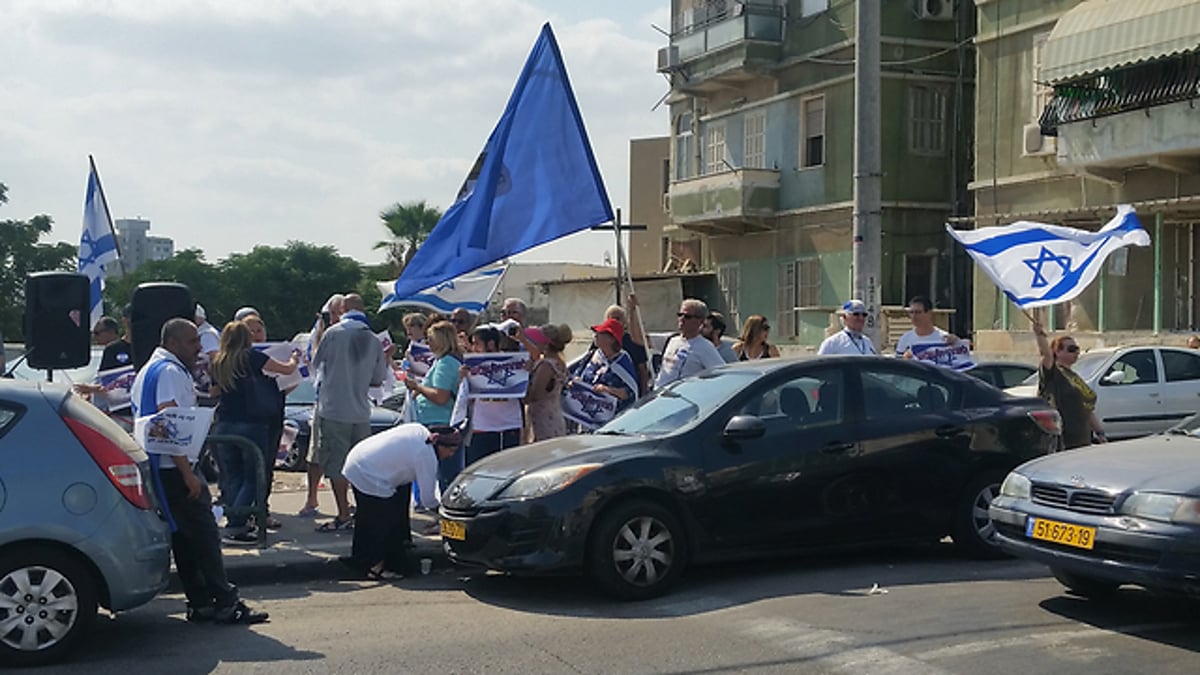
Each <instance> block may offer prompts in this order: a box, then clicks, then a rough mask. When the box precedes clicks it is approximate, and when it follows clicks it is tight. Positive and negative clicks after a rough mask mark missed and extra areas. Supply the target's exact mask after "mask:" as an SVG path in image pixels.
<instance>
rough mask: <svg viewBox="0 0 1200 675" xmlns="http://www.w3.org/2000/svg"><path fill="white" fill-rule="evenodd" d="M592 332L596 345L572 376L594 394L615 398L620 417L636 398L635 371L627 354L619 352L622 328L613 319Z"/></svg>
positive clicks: (623, 332)
mask: <svg viewBox="0 0 1200 675" xmlns="http://www.w3.org/2000/svg"><path fill="white" fill-rule="evenodd" d="M592 330H594V331H595V332H596V341H595V345H594V346H593V347H592V350H591V351H590V352H589V353H588V355H587V356H586V357H585V358H584V359H583V360H582V361H580V362H579V363H580V365H579V366H576V371H575V372H574V373H573V374H574V375H575V377H576V378H577V379H579V380H580V381H582V382H583V383H585V384H588V385H590V386H591V387H592V391H594V392H596V393H597V394H608V395H609V396H612V397H614V398H616V399H617V414H620V413H621V412H623V411H624V410H625V409H626V408H628V407H629V406H630V405H632V404H633V402H634V401H636V400H637V398H638V395H637V392H638V380H637V369H636V368H635V367H634V365H633V358H632V357H630V356H629V352H627V351H625V350H624V349H621V338H622V337H624V335H625V327H624V326H622V325H621V322H620V321H618V320H616V319H605V320H604V323H601V324H598V325H596V326H592Z"/></svg>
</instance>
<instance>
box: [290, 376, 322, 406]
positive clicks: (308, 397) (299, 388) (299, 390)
mask: <svg viewBox="0 0 1200 675" xmlns="http://www.w3.org/2000/svg"><path fill="white" fill-rule="evenodd" d="M316 402H317V390H316V389H314V388H313V383H312V381H311V380H302V381H301V382H300V384H298V385H296V388H295V389H293V390H292V392H291V393H290V394H288V395H287V404H288V405H315V404H316Z"/></svg>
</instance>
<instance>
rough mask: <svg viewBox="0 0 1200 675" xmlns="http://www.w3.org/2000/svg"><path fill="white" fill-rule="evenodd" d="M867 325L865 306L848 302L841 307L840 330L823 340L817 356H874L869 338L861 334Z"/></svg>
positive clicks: (873, 346)
mask: <svg viewBox="0 0 1200 675" xmlns="http://www.w3.org/2000/svg"><path fill="white" fill-rule="evenodd" d="M866 325H867V306H866V304H864V303H863V301H862V300H848V301H846V304H844V305H842V330H839V331H838V332H836V333H834V334H833V335H830V336H829V337H827V338H825V340H824V341H823V342H822V343H821V346H820V347H818V348H817V354H819V355H822V356H824V355H835V354H850V355H853V356H876V355H878V354H879V352H877V351H875V345H874V343H872V342H871V338H870V336H868V335H866V334H865V333H863V328H865V327H866Z"/></svg>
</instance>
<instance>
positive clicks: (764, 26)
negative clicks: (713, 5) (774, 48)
mask: <svg viewBox="0 0 1200 675" xmlns="http://www.w3.org/2000/svg"><path fill="white" fill-rule="evenodd" d="M745 40H758V41H762V42H782V41H783V8H782V7H779V6H778V5H765V4H757V3H735V4H734V5H733V9H732V10H729V11H726V12H724V13H722V14H718V15H716V16H713V17H710V18H708V19H707V20H705V21H704V22H702V23H698V24H695V25H693V26H688V27H685V28H684V29H683V30H680V31H679V32H677V33H675V34H673V35H672V36H671V46H673V47H676V48H677V49H678V50H679V59H680V61H687V60H688V59H694V58H696V57H699V56H703V55H704V54H707V53H708V52H711V51H714V50H717V49H720V48H722V47H727V46H729V45H732V44H737V43H739V42H742V41H745Z"/></svg>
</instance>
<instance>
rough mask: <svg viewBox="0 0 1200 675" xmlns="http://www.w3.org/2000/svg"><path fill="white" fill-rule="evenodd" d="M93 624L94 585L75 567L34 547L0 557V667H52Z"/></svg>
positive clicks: (51, 552)
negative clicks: (6, 665) (47, 665)
mask: <svg viewBox="0 0 1200 675" xmlns="http://www.w3.org/2000/svg"><path fill="white" fill-rule="evenodd" d="M95 618H96V589H95V588H94V580H93V578H92V575H91V574H90V573H89V572H88V570H87V569H86V568H85V567H84V566H83V565H82V564H81V563H79V562H78V561H76V560H74V559H73V558H71V557H70V556H68V555H66V554H64V553H62V552H61V551H56V550H54V549H49V548H43V547H36V546H30V547H26V548H19V549H15V550H12V551H9V552H8V553H4V554H2V555H0V662H4V663H8V664H11V665H16V666H36V665H42V664H46V663H52V662H54V661H56V660H58V659H60V658H62V656H63V655H64V654H65V653H66V652H67V651H68V650H70V648H71V645H72V643H74V642H75V641H76V640H77V639H78V638H79V636H80V634H83V633H86V632H87V630H88V627H89V625H90V624H91V623H92V621H93V620H94V619H95Z"/></svg>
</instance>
